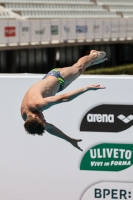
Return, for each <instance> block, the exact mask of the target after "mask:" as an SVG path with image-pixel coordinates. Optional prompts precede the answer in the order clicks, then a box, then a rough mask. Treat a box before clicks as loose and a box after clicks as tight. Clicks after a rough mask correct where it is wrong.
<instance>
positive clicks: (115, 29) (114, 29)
mask: <svg viewBox="0 0 133 200" xmlns="http://www.w3.org/2000/svg"><path fill="white" fill-rule="evenodd" d="M118 37H119V19H111V38H118Z"/></svg>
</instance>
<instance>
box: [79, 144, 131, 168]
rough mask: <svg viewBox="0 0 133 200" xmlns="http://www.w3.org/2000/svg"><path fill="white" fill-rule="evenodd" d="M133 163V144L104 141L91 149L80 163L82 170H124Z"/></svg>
mask: <svg viewBox="0 0 133 200" xmlns="http://www.w3.org/2000/svg"><path fill="white" fill-rule="evenodd" d="M132 164H133V144H111V143H109V144H108V143H103V144H99V145H96V146H94V147H92V148H91V149H89V150H88V151H87V152H86V153H85V155H84V156H83V158H82V160H81V163H80V170H93V171H116V172H118V171H122V170H125V169H127V168H129V167H130V166H131V165H132Z"/></svg>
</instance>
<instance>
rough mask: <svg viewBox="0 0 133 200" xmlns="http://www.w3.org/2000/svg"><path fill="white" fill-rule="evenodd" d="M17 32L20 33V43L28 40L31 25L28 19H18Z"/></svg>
mask: <svg viewBox="0 0 133 200" xmlns="http://www.w3.org/2000/svg"><path fill="white" fill-rule="evenodd" d="M19 33H20V41H19V42H20V43H25V42H26V43H29V42H30V34H31V27H30V21H28V20H26V21H20V22H19Z"/></svg>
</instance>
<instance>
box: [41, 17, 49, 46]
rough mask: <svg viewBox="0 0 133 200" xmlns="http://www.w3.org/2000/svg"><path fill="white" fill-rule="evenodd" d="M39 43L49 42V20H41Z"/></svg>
mask: <svg viewBox="0 0 133 200" xmlns="http://www.w3.org/2000/svg"><path fill="white" fill-rule="evenodd" d="M40 22H41V30H42V32H41V33H42V34H41V42H49V41H50V40H51V33H50V20H44V19H43V20H41V21H40Z"/></svg>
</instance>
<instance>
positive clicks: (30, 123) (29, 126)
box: [24, 116, 45, 135]
mask: <svg viewBox="0 0 133 200" xmlns="http://www.w3.org/2000/svg"><path fill="white" fill-rule="evenodd" d="M24 128H25V130H26V132H27V133H29V134H31V135H35V134H37V135H43V133H44V131H45V125H44V124H43V123H42V121H41V120H40V119H38V118H33V117H32V116H29V117H27V119H26V121H25V123H24Z"/></svg>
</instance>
